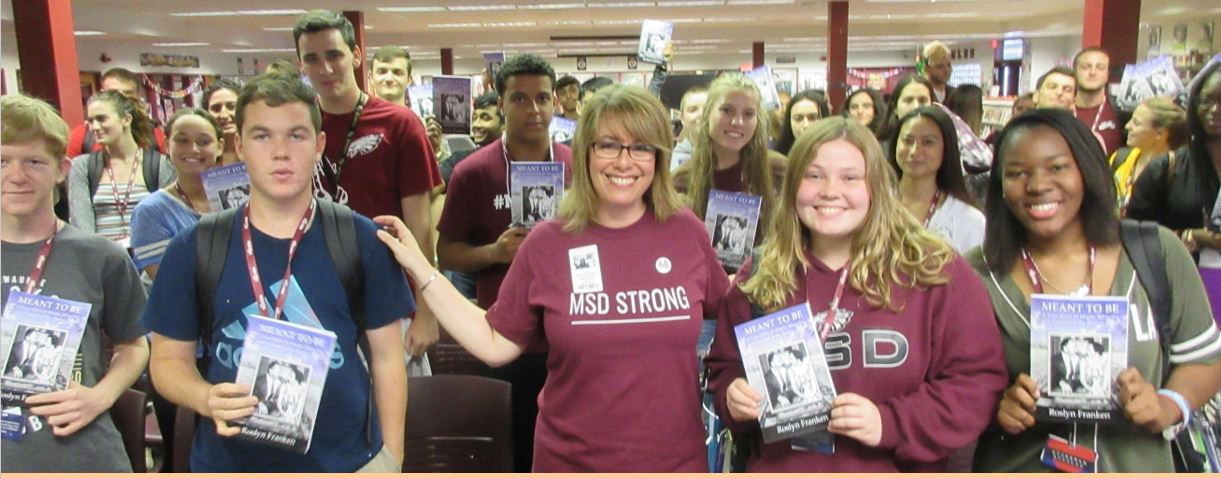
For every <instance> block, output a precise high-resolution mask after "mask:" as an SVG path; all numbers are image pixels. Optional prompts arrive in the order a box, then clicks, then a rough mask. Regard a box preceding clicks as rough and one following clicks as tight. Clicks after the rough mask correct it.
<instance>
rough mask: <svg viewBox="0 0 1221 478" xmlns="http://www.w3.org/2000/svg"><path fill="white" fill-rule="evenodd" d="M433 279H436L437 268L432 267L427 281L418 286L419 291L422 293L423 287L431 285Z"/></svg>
mask: <svg viewBox="0 0 1221 478" xmlns="http://www.w3.org/2000/svg"><path fill="white" fill-rule="evenodd" d="M435 280H437V270H436V269H433V270H432V275H430V276H428V281H427V282H425V283H424V285H422V286H420V293H421V294H422V293H424V289H427V288H428V286H430V285H432V282H433V281H435Z"/></svg>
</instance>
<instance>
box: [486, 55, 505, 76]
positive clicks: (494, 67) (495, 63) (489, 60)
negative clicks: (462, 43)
mask: <svg viewBox="0 0 1221 478" xmlns="http://www.w3.org/2000/svg"><path fill="white" fill-rule="evenodd" d="M504 63H505V52H503V51H498V52H492V53H484V54H483V67H484V68H486V69H487V70H488V74H489V75H491V77H492V81H496V74H497V73H499V72H500V65H503V64H504Z"/></svg>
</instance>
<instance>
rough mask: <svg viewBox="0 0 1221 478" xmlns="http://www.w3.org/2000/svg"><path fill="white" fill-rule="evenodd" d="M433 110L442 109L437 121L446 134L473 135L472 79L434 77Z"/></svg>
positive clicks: (463, 77)
mask: <svg viewBox="0 0 1221 478" xmlns="http://www.w3.org/2000/svg"><path fill="white" fill-rule="evenodd" d="M432 102H433V108H434V111H435V108H440V109H441V111H440V112H439V114H437V121H440V122H441V132H443V133H445V134H471V104H472V101H471V79H470V78H469V77H466V76H434V77H433V78H432Z"/></svg>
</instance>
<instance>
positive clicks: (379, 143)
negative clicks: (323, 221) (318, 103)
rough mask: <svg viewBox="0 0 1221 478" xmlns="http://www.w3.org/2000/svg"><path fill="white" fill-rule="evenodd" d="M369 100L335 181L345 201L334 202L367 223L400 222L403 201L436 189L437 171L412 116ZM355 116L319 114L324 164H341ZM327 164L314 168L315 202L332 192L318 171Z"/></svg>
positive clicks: (421, 128) (399, 108) (417, 120)
mask: <svg viewBox="0 0 1221 478" xmlns="http://www.w3.org/2000/svg"><path fill="white" fill-rule="evenodd" d="M368 98H369V99H368V101H367V102H366V103H365V109H364V111H363V112H362V113H361V115H360V121H359V122H358V123H357V124H356V132H355V133H354V134H353V135H352V141H351V143H350V144H349V146H348V155H347V158H348V159H347V161H346V162H344V166H343V169H342V171H341V172H340V176H339V185H340V186H341V187H342V188H343V190H344V191H345V192H346V193H347V198H346V199H347V200H346V201H345V200H343V199H344V198H343V197H342V196H343V194H342V193H341V194H340V198H338V199H339V201H338V202H339V203H341V204H347V205H348V206H349V207H351V208H352V210H354V211H356V212H358V213H361V214H363V215H365V216H368V217H376V216H381V215H391V216H398V217H402V216H403V206H402V202H401V201H402V199H403V198H405V197H408V196H414V195H416V194H420V193H427V192H429V191H431V190H432V188H433V187H435V186H439V185H440V184H441V170H440V168H438V166H437V160H436V158H435V156H434V155H433V151H432V145H431V144H429V142H428V135H427V134H425V132H424V123H422V122H420V118H419V117H418V116H416V115H415V113H412V112H411V110H409V109H407V108H404V107H403V106H402V105H396V104H393V103H390V102H388V101H385V100H382V99H378V98H374V97H372V96H370V97H368ZM354 114H355V111H353V112H352V113H348V114H343V115H333V114H327V113H326V112H323V113H322V130H323V131H324V132H326V158H327V159H329V160H331V161H334V162H339V161H340V158H341V155H340V151H341V150H342V149H343V144H344V140H345V138H347V136H348V129H349V127H351V126H352V116H353V115H354ZM327 162H328V161H326V160H323V161H320V162H319V166H318V167H317V168H315V171H314V188H315V191H316V192H317V193H318V196H319V197H321V198H325V199H332V198H331V197H330V196H331V195H330V194H329V193H328V192H327V191H330V190H331V181H330V179H329V178H328V176H327V174H325V173H324V172H323V171H322V168H329V167H330V166H329V165H328V164H326V163H327Z"/></svg>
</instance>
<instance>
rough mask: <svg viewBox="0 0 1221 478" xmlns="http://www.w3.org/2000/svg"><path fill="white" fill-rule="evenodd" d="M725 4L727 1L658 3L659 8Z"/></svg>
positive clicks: (706, 0) (694, 0)
mask: <svg viewBox="0 0 1221 478" xmlns="http://www.w3.org/2000/svg"><path fill="white" fill-rule="evenodd" d="M724 4H725V0H692V1H677V2H668V1H664V0H663V1H660V2H657V6H659V7H715V6H717V5H724Z"/></svg>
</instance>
